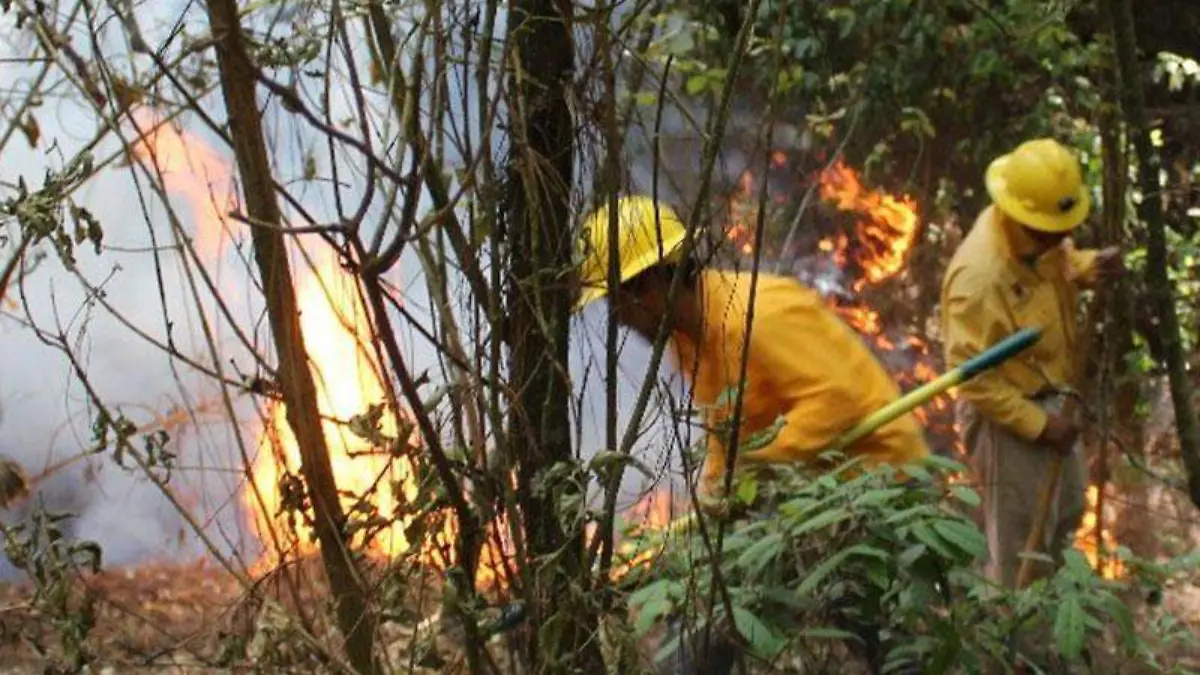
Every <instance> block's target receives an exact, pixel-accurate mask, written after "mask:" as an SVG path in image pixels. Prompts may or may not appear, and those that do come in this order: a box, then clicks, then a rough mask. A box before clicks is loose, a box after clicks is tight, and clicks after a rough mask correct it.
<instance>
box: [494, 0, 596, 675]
mask: <svg viewBox="0 0 1200 675" xmlns="http://www.w3.org/2000/svg"><path fill="white" fill-rule="evenodd" d="M560 6H565V7H568V8H569V7H570V3H561V5H560ZM569 19H570V17H569V16H563V15H562V14H560V13H559V11H557V10H556V3H555V2H553V1H552V0H518V2H516V3H514V7H513V14H512V15H511V19H510V21H511V22H512V23H511V24H510V31H511V32H510V35H511V36H512V38H513V40H514V43H515V45H516V49H517V52H518V54H517V59H516V67H515V68H514V71H515V72H514V73H513V74H512V77H511V80H510V92H511V94H510V96H509V99H508V100H509V113H508V116H509V123H510V124H511V125H512V151H511V152H512V156H511V158H510V164H509V171H510V190H511V191H510V193H509V205H508V206H509V208H508V220H509V222H508V226H509V228H510V239H509V241H510V246H511V252H512V259H511V267H510V268H509V272H510V285H509V313H508V317H509V318H510V320H511V322H510V324H509V331H507V333H508V335H507V337H508V339H509V346H510V349H511V371H510V372H511V378H512V390H513V391H515V392H517V394H516V397H517V400H516V401H514V405H513V406H512V413H511V415H512V418H511V420H510V424H511V426H512V430H513V433H511V434H510V436H509V442H510V444H511V447H510V449H509V450H510V452H512V453H513V455H514V456H513V459H515V460H516V465H517V474H518V481H519V486H520V487H519V490H518V500H519V504H520V509H521V516H522V519H523V521H524V524H525V532H526V542H527V545H528V555H529V560H530V564H531V565H535V566H537V567H535V569H533V570H532V574H531V575H529V576H528V577H526V578H528V579H531V580H532V584H533V585H532V588H527V589H525V590H526V594H527V595H526V597H527V598H528V599H530V600H531V601H532V603H531V606H530V619H531V621H530V624H529V625H530V626H531V627H532V628H531V629H530V631H529V634H528V639H527V640H526V643H525V649H524V652H525V657H526V658H527V659H528V660H529V661H528V665H529V670H530V672H534V673H544V672H582V673H600V672H604V669H603V660H602V658H601V656H600V653H599V649H598V647H597V641H596V640H595V639H593V638H594V633H595V630H596V626H597V623H596V614H595V612H594V611H590V610H589V609H588V604H587V603H585V602H582V601H581V600H582V598H581V597H580V594H581V592H582V591H583V590H584V589H587V588H588V587H589V586H590V584H588V583H586V577H587V574H588V570H587V566H586V563H585V560H586V558H585V556H584V539H583V528H582V523H576V522H574V521H571V520H567V519H566V518H560V516H563V515H564V514H562V513H561V506H560V505H561V504H563V502H564V501H565V499H564V498H569V497H571V496H572V495H573V494H576V495H577V494H578V491H579V487H578V485H577V481H576V480H575V477H574V476H571V475H568V476H562V474H560V473H557V472H556V474H555V475H558V476H560V477H559V478H550V477H549V476H550V474H548V473H547V472H548V471H550V470H551V469H561V467H563V466H568V465H569V464H570V463H572V462H573V461H574V457H573V455H572V448H571V429H570V418H569V415H568V405H569V401H570V398H571V387H570V379H569V373H568V365H567V364H568V345H569V342H568V340H569V331H570V310H571V301H572V296H571V290H570V286H569V285H568V284H567V283H566V278H567V275H566V274H565V272H567V271H568V270H569V268H570V265H571V259H572V254H573V251H574V246H573V239H572V236H571V202H570V196H571V184H572V178H573V163H574V158H575V153H574V124H573V122H572V118H571V112H570V109H569V108H568V104H567V96H568V87H570V85H571V80H572V76H573V71H574V53H573V49H574V47H573V45H572V42H571V36H570V28H569V25H568V22H569ZM564 520H567V522H565V523H564ZM564 525H565V527H564Z"/></svg>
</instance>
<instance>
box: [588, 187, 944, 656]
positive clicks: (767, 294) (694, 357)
mask: <svg viewBox="0 0 1200 675" xmlns="http://www.w3.org/2000/svg"><path fill="white" fill-rule="evenodd" d="M616 223H617V227H618V228H619V229H618V232H617V240H618V242H619V248H618V252H617V254H618V259H617V261H616V265H617V267H618V274H619V278H620V285H619V286H618V287H617V288H615V289H609V288H608V287H607V286H608V284H607V280H608V276H609V263H610V258H609V224H610V214H609V212H608V210H607V208H602V209H600V210H599V211H598V212H597V213H595V214H593V215H592V216H591V218H589V219H588V221H587V223H586V224H585V226H584V227H585V232H584V236H583V238H582V241H581V245H582V248H583V251H582V261H581V264H580V277H581V278H580V281H581V284H582V292H581V296H580V299H579V301H578V303H577V305H576V310H579V309H582V308H583V307H585V306H586V305H588V304H589V303H591V302H593V301H595V300H597V299H599V298H602V297H605V296H607V297H608V298H609V300H610V302H612V303H613V307H614V310H615V313H616V317H617V320H618V321H619V322H620V323H621V324H623V325H624V326H627V327H629V328H632V329H633V330H635V331H636V332H638V333H639V334H641V335H642V336H643V337H645V338H646V339H648V340H653V339H654V337H655V335H656V334H657V332H658V330H659V324H660V323H661V321H662V319H663V317H664V316H666V315H667V314H668V311H667V310H668V306H669V307H670V309H671V313H670V317H671V323H670V325H669V326H668V328H669V330H670V338H669V339H670V344H671V347H672V350H671V353H672V354H673V356H674V359H675V364H676V367H677V368H678V369H679V371H680V372H681V373H683V374H685V375H686V376H689V377H691V385H692V392H693V396H694V398H695V400H696V402H697V403H698V404H699V405H700V406H702V407H704V408H705V409H706V411H707V412H706V416H707V419H706V425H705V426H706V428H707V429H708V430H709V433H708V436H707V440H706V442H707V457H706V459H705V463H704V468H703V471H702V474H701V480H702V484H701V489H702V492H703V493H707V494H708V495H716V494H719V493H720V492H721V491H722V488H723V486H724V480H725V473H726V456H727V452H726V441H725V440H723V434H721V433H720V432H719V431H717V430H720V429H723V428H727V426H728V425H727V424H726V421H727V420H729V419H730V418H731V417H732V411H733V405H734V400H735V397H734V396H723V394H725V393H726V392H729V391H732V390H733V389H734V388H735V386H736V385H737V383H738V381H739V379H740V377H739V376H740V373H741V367H742V355H743V350H744V348H745V345H746V328H747V321H748V314H749V312H748V310H749V308H750V306H751V304H752V303H753V307H754V313H753V321H754V325H753V329H752V330H751V331H750V341H749V352H748V358H747V359H746V361H747V363H746V380H745V386H744V389H743V393H742V399H743V400H742V424H741V428H740V431H739V436H738V437H739V439H740V441H739V444H740V443H741V442H744V441H746V440H747V439H748V438H750V437H752V436H753V435H755V434H756V433H758V432H763V431H766V430H768V429H770V428H771V427H772V426H774V425H775V424H776V421H777V420H781V421H782V426H781V427H780V428H779V430H778V432H777V433H776V434H775V436H774V438H773V440H771V441H770V442H769V443H767V444H766V445H765V446H763V447H761V448H757V449H755V450H752V451H746V452H739V453H738V454H737V460H736V461H737V466H739V467H741V466H746V465H753V464H777V463H798V462H804V461H808V460H813V459H815V458H816V455H817V454H818V453H820V452H821V451H822V450H823V449H825V448H826V447H827V446H828V444H829V443H830V442H831V441H833V440H834V439H835V438H836V437H837V436H838V435H839V434H841V433H842V432H843V431H846V430H847V429H849V428H850V427H852V426H853V425H854V424H855V423H857V422H858V421H859V420H861V419H862V418H864V417H866V416H867V415H869V414H870V413H872V412H875V411H876V410H877V409H879V408H881V407H882V406H884V405H886V404H888V403H890V402H891V401H893V400H895V399H896V398H897V397H898V396H899V395H900V392H899V389H898V388H897V386H896V385H895V383H894V382H893V381H892V380H891V379H890V378H889V376H888V374H887V372H886V371H885V370H884V369H883V367H882V366H881V365H880V364H879V362H878V361H877V360H876V359H875V358H874V356H873V355H872V354H871V352H870V351H869V350H868V349H867V347H866V345H865V344H864V343H863V341H862V340H861V338H860V337H859V336H858V335H856V334H855V333H854V332H853V331H852V330H851V329H850V328H849V327H848V326H847V325H845V324H844V323H843V322H842V321H841V320H840V319H838V317H837V316H836V315H835V314H834V313H833V312H832V311H831V310H830V309H829V308H827V307H826V306H825V304H824V303H823V302H822V300H821V298H820V296H819V295H818V294H817V293H816V292H814V291H813V290H811V289H809V288H806V287H805V286H803V285H802V284H801V283H800V282H799V281H797V280H796V279H792V278H788V277H781V276H775V275H770V274H759V275H758V281H757V286H756V288H755V289H754V295H753V299H752V298H751V275H750V274H749V273H738V272H730V271H718V270H699V269H697V266H696V265H695V263H694V262H693V261H692V260H690V259H688V258H686V257H684V256H683V255H682V246H683V241H684V238H685V229H684V225H683V223H682V222H681V221H680V219H679V217H678V216H677V215H676V214H675V212H674V211H672V210H671V209H670V208H669V207H666V206H663V205H661V204H660V205H657V208H656V204H655V202H654V201H652V200H650V199H647V198H644V197H630V198H625V199H622V200H620V201H619V202H618V213H617V218H616ZM681 268H682V269H681ZM677 270H678V271H679V272H680V273H681V274H682V284H681V288H679V289H678V290H679V292H678V293H677V294H676V296H675V298H674V300H673V301H672V300H670V298H669V293H670V289H671V284H672V279H673V278H674V275H675V273H676V271H677ZM668 303H670V304H668ZM718 401H721V403H720V404H719V405H718ZM845 452H846V454H848V455H851V456H862V457H864V458H865V461H866V462H867V463H869V464H871V463H891V464H895V465H897V466H899V465H902V464H905V463H908V462H913V461H918V460H920V459H922V458H924V457H926V456H927V455H928V454H929V452H928V449H927V447H926V445H925V442H924V439H923V437H922V434H921V430H920V427H919V426H918V424H917V422H916V420H915V419H914V418H913V416H912V415H911V414H906V415H904V416H902V417H899V418H897V419H896V420H894V421H893V422H891V423H888V424H886V425H884V426H882V427H880V428H879V429H877V430H876V431H875V432H873V433H871V434H870V435H868V436H865V437H864V438H862V439H860V440H858V441H856V442H854V443H852V444H850V445H849V446H848V447H846V448H845ZM869 620H870V619H868V621H869ZM853 628H854V629H856V630H861V633H862V635H863V636H864V637H863V639H864V641H865V642H866V644H867V645H868V646H867V650H868V658H870V659H872V660H878V659H879V658H880V651H879V649H878V647H879V645H878V638H879V630H878V627H871V626H855V627H853ZM677 629H678V627H677V626H676V627H675V628H673V630H677ZM712 637H713V639H714V642H711V643H709V646H708V648H701V649H699V652H700V654H699V655H698V656H697V657H696V658H695V659H693V657H692V656H690V655H689V654H690V653H691V652H692V651H693V649H692V648H690V647H681V648H680V651H679V652H678V653H677V654H676V657H675V658H676V659H678V660H677V661H674V663H673V664H672V665H669V666H668V668H670V671H669V672H672V673H705V674H709V675H712V674H717V673H730V672H732V668H733V661H734V654H735V652H736V651H737V650H736V649H735V648H734V647H733V643H732V642H731V641H730V640H729V639H727V638H725V637H723V636H722V635H718V634H714V635H713V636H712ZM688 641H690V640H688ZM685 642H686V641H685Z"/></svg>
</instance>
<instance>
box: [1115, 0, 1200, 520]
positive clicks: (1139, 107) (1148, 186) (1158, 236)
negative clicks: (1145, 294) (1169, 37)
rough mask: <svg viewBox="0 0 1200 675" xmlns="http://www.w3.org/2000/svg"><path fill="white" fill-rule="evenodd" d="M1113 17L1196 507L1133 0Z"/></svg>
mask: <svg viewBox="0 0 1200 675" xmlns="http://www.w3.org/2000/svg"><path fill="white" fill-rule="evenodd" d="M1110 2H1112V5H1111V7H1112V14H1113V40H1114V42H1115V43H1116V51H1117V53H1116V57H1117V59H1116V61H1117V67H1118V68H1119V72H1120V78H1121V81H1122V88H1123V89H1124V96H1123V99H1124V105H1125V119H1126V120H1128V123H1129V124H1128V128H1129V135H1130V137H1131V138H1132V140H1133V147H1134V152H1135V153H1136V154H1137V161H1138V182H1139V183H1140V187H1141V192H1142V201H1141V204H1139V206H1138V216H1139V218H1140V220H1141V221H1142V222H1144V223H1145V224H1146V234H1147V239H1146V285H1147V288H1148V290H1149V294H1150V296H1151V301H1152V303H1153V305H1154V308H1155V313H1156V314H1157V315H1158V316H1157V319H1158V321H1157V324H1158V325H1157V327H1156V328H1157V331H1156V332H1157V333H1158V335H1159V336H1160V340H1161V344H1162V347H1163V357H1164V360H1165V361H1166V366H1167V375H1168V377H1169V379H1170V385H1171V401H1172V403H1173V404H1174V408H1175V427H1176V430H1177V432H1178V434H1179V449H1180V453H1181V454H1182V456H1183V464H1184V467H1185V468H1186V469H1187V473H1188V491H1189V493H1190V495H1191V498H1192V502H1193V503H1195V504H1196V505H1197V506H1200V426H1198V425H1197V420H1196V410H1195V408H1193V406H1192V384H1191V381H1190V380H1189V379H1188V373H1187V370H1186V359H1185V355H1184V353H1183V341H1182V339H1181V336H1180V332H1179V319H1178V317H1177V316H1176V314H1175V293H1174V290H1173V289H1172V288H1171V281H1170V278H1169V277H1168V275H1167V243H1166V236H1165V234H1164V231H1163V230H1164V223H1163V213H1162V199H1161V197H1160V196H1159V193H1160V189H1159V185H1158V175H1159V168H1160V164H1159V159H1158V156H1157V154H1156V153H1155V151H1154V147H1153V146H1152V145H1151V143H1150V128H1149V125H1148V124H1147V119H1146V101H1145V93H1144V92H1143V91H1142V78H1141V74H1140V73H1139V72H1138V58H1137V38H1136V37H1135V36H1134V34H1133V3H1132V2H1131V0H1110Z"/></svg>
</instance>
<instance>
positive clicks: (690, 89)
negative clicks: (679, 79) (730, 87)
mask: <svg viewBox="0 0 1200 675" xmlns="http://www.w3.org/2000/svg"><path fill="white" fill-rule="evenodd" d="M707 88H708V78H707V77H705V76H704V73H697V74H695V75H692V76H691V77H689V78H688V79H687V82H686V83H684V85H683V89H684V91H686V92H687V93H688V95H689V96H696V95H697V94H699V93H700V92H702V91H704V90H705V89H707Z"/></svg>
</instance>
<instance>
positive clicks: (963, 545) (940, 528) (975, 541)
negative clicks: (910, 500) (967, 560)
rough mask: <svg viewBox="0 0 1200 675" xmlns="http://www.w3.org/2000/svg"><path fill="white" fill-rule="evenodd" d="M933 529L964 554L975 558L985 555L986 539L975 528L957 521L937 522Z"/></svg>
mask: <svg viewBox="0 0 1200 675" xmlns="http://www.w3.org/2000/svg"><path fill="white" fill-rule="evenodd" d="M933 529H935V530H937V533H938V534H940V535H942V537H943V538H944V539H945V540H946V541H948V542H950V543H951V544H954V545H955V546H957V547H958V548H959V549H961V550H962V551H963V552H964V553H967V554H969V555H971V556H972V557H975V558H980V557H983V556H985V555H987V539H985V538H984V536H983V533H982V532H980V531H979V530H978V529H976V528H975V527H973V526H971V525H968V524H966V523H962V522H959V521H957V520H939V521H936V522H934V524H933Z"/></svg>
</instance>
